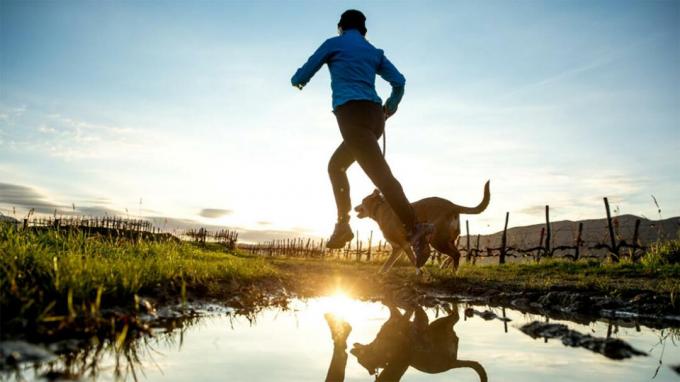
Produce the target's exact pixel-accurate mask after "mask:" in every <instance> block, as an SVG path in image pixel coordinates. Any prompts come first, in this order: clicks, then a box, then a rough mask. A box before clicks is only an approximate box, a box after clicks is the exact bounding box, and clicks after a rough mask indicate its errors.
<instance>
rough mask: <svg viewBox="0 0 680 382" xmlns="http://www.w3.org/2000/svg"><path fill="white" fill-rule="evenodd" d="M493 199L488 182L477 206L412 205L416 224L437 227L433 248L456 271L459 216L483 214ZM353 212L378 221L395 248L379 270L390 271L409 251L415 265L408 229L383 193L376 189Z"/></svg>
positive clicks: (428, 200)
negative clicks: (447, 257) (417, 222)
mask: <svg viewBox="0 0 680 382" xmlns="http://www.w3.org/2000/svg"><path fill="white" fill-rule="evenodd" d="M490 198H491V196H490V193H489V181H487V182H486V184H485V185H484V198H483V199H482V201H481V203H479V205H477V206H476V207H463V206H459V205H456V204H453V203H451V202H450V201H448V200H446V199H442V198H437V197H432V198H425V199H421V200H418V201H417V202H414V203H411V205H412V206H413V211H414V212H415V214H416V220H417V221H419V222H427V223H431V224H434V227H435V231H434V233H433V234H432V236H431V237H430V245H432V247H434V248H435V249H436V250H437V251H439V252H441V253H445V254H447V255H449V256H450V257H451V259H452V260H453V268H454V269H456V270H457V269H458V264H459V263H460V252H458V248H456V239H457V238H458V235H460V218H459V215H460V214H467V215H473V214H478V213H481V212H482V211H484V210H485V209H486V207H487V206H488V205H489V199H490ZM354 211H356V212H357V217H359V218H365V217H370V218H371V219H373V220H375V221H376V222H377V223H378V226H379V227H380V230H381V231H382V233H383V236H384V237H385V240H387V242H388V243H390V245H391V246H392V254H391V255H390V257H389V259H388V260H387V262H385V265H383V267H382V268H381V269H380V272H386V271H388V270H389V269H390V268H391V267H392V265H394V263H395V262H396V261H397V259H398V258H399V255H401V252H402V251H404V252H406V255H407V256H408V257H409V259H410V260H411V262H412V263H413V264H414V265H415V264H416V258H415V256H414V254H413V251H412V250H411V245H410V243H409V240H408V237H407V234H406V229H405V228H404V226H403V224H401V221H399V218H398V217H397V215H396V214H395V213H394V211H393V210H392V208H391V207H390V206H389V205H388V204H387V202H386V201H385V199H384V198H383V196H382V195H381V194H380V191H378V190H375V191H373V193H372V194H371V195H369V196H367V197H365V198H364V200H362V201H361V204H360V205H358V206H356V207H355V208H354Z"/></svg>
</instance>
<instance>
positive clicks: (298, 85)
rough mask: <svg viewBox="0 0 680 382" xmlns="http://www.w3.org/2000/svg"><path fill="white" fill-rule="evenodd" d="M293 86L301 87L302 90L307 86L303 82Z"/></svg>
mask: <svg viewBox="0 0 680 382" xmlns="http://www.w3.org/2000/svg"><path fill="white" fill-rule="evenodd" d="M293 86H294V87H296V88H298V89H300V90H302V88H304V87H305V85H303V84H296V85H293Z"/></svg>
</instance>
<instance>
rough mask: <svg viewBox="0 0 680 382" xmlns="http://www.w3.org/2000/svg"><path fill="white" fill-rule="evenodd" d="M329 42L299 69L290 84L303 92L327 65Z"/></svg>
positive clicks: (322, 45)
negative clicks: (315, 75)
mask: <svg viewBox="0 0 680 382" xmlns="http://www.w3.org/2000/svg"><path fill="white" fill-rule="evenodd" d="M328 44H329V43H328V40H326V41H325V42H324V43H323V44H321V46H320V47H319V48H318V49H317V50H316V52H314V54H312V56H311V57H309V59H308V60H307V62H305V64H304V65H302V67H300V69H298V70H297V71H296V72H295V74H294V75H293V78H291V79H290V82H291V84H292V85H293V86H295V87H296V88H298V89H300V90H302V88H303V87H304V86H305V85H307V83H308V82H309V80H311V79H312V77H313V76H314V74H316V72H317V71H319V69H321V67H322V66H323V64H325V63H326V60H327V59H328V54H329V49H328Z"/></svg>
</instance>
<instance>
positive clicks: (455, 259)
mask: <svg viewBox="0 0 680 382" xmlns="http://www.w3.org/2000/svg"><path fill="white" fill-rule="evenodd" d="M442 249H443V251H442V252H444V253H445V254H447V255H449V258H448V259H446V260H444V262H443V263H442V268H444V267H445V266H448V265H449V264H451V268H453V270H454V271H456V272H457V271H458V265H459V264H460V252H459V251H458V248H456V247H455V246H454V245H453V244H451V245H448V246H447V247H446V248H442Z"/></svg>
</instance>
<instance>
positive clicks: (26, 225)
mask: <svg viewBox="0 0 680 382" xmlns="http://www.w3.org/2000/svg"><path fill="white" fill-rule="evenodd" d="M27 228H28V219H24V230H26V229H27Z"/></svg>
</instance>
